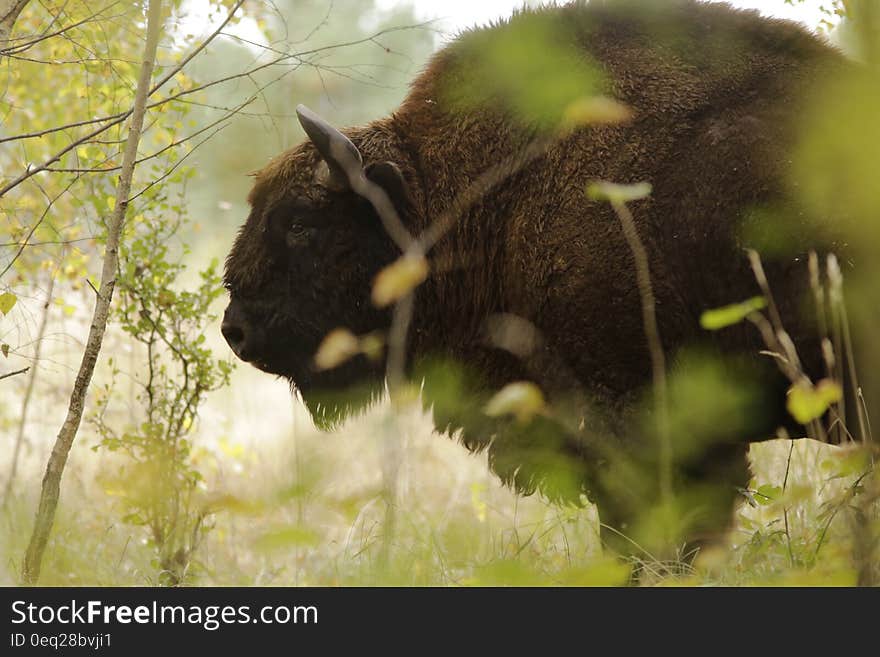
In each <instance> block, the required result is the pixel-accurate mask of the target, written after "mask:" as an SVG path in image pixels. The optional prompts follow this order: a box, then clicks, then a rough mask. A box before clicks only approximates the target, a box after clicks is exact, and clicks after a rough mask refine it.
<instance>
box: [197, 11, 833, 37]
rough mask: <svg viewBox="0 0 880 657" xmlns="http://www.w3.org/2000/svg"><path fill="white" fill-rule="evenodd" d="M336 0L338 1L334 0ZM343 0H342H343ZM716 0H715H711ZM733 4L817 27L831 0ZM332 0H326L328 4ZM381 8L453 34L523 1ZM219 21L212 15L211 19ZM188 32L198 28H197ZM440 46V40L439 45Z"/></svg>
mask: <svg viewBox="0 0 880 657" xmlns="http://www.w3.org/2000/svg"><path fill="white" fill-rule="evenodd" d="M337 1H338V0H337ZM342 1H343V2H344V1H345V0H342ZM712 1H717V0H712ZM727 1H728V2H729V3H730V4H732V5H734V6H735V7H742V8H747V9H758V10H759V11H761V12H762V13H764V14H766V15H770V16H777V17H779V18H787V19H790V20H796V21H800V22H802V23H804V24H805V25H807V26H809V27H812V28H816V27H818V26H819V23H820V21H821V20H822V18H826V19H827V18H829V17H828V16H827V15H824V14H823V13H822V11H821V9H820V7H821V6H822V5H825V6H830V5H831V4H832V0H803V1H802V2H797V3H796V5H795V6H792V5H789V4H786V2H785V0H727ZM330 2H331V0H327V3H328V5H329V4H330ZM376 4H377V5H378V7H379V8H380V9H391V8H393V7H394V6H396V5H400V4H412V5H414V6H415V11H416V17H417V19H418V20H430V19H439V21H438V23H436V27H437V28H438V29H440V30H441V31H443V32H444V33H446V34H447V35H448V36H453V35H455V34H456V33H457V32H459V31H460V30H462V29H464V28H468V27H473V26H474V25H484V24H486V23H488V22H489V21H491V20H492V19H494V18H500V17H504V16H508V15H510V13H511V11H512V10H513V9H516V8H518V7H521V6H522V4H523V2H522V0H410V1H409V2H408V1H407V0H376ZM206 9H207V3H206V2H205V0H189V1H188V2H187V5H186V10H187V13H188V17H187V19H186V22H187V23H189V24H191V25H192V26H193V27H194V26H199V27H200V28H202V29H204V30H205V31H209V30H210V29H213V28H214V25H212V20H211V18H209V17H208V14H207V11H206ZM219 20H221V17H219V16H215V17H214V21H219ZM190 30H191V31H198V28H196V29H195V30H193V29H192V28H190ZM232 31H233V32H235V33H237V34H239V35H240V36H242V37H244V38H248V39H252V40H254V41H263V38H262V35H261V34H260V32H259V30H258V29H257V28H256V25H255V24H254V23H253V21H249V20H247V19H246V20H244V21H242V22H241V23H240V24H239V25H237V26H236V27H235V28H234V29H233V30H232ZM440 45H442V40H440V42H438V46H440Z"/></svg>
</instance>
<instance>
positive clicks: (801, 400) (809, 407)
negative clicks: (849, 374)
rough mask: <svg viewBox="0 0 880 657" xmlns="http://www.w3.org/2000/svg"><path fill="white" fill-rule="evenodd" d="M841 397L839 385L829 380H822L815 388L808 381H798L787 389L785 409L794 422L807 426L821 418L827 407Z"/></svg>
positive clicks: (841, 392) (841, 391)
mask: <svg viewBox="0 0 880 657" xmlns="http://www.w3.org/2000/svg"><path fill="white" fill-rule="evenodd" d="M842 397H843V390H842V389H841V387H840V384H839V383H837V382H836V381H832V380H831V379H823V380H821V381H819V383H817V384H816V385H815V386H814V385H813V384H812V383H810V382H809V381H800V382H798V383H795V384H794V385H793V386H792V387H791V388H789V390H788V399H787V401H786V403H785V407H786V408H787V409H788V412H789V413H791V416H792V417H793V418H794V419H795V420H797V421H798V422H800V423H801V424H809V423H810V422H812V421H813V420H815V419H817V418H820V417H822V416H823V415H824V414H825V411H827V410H828V407H829V406H831V404H834V403H836V402H838V401H840V400H841V398H842Z"/></svg>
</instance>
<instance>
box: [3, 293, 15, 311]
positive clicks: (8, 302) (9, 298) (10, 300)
mask: <svg viewBox="0 0 880 657" xmlns="http://www.w3.org/2000/svg"><path fill="white" fill-rule="evenodd" d="M16 301H18V297H16V296H15V295H14V294H13V293H12V292H4V293H3V294H0V313H3V314H4V315H8V314H9V311H10V310H12V307H13V306H14V305H15V302H16Z"/></svg>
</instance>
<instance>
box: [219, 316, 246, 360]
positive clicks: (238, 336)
mask: <svg viewBox="0 0 880 657" xmlns="http://www.w3.org/2000/svg"><path fill="white" fill-rule="evenodd" d="M220 332H221V333H222V334H223V337H224V338H226V342H228V343H229V346H230V347H232V350H233V351H234V352H236V353H238V352H239V351H240V350H241V348H242V347H243V346H244V342H245V333H244V329H243V328H242V327H241V326H239V325H237V324H232V323H231V322H223V324H222V325H221V326H220Z"/></svg>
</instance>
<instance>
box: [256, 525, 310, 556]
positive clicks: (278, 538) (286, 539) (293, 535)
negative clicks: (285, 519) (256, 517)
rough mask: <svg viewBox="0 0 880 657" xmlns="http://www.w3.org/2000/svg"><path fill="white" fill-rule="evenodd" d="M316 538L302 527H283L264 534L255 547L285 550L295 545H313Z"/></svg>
mask: <svg viewBox="0 0 880 657" xmlns="http://www.w3.org/2000/svg"><path fill="white" fill-rule="evenodd" d="M317 542H318V536H317V534H315V532H313V531H312V530H310V529H305V528H303V527H294V526H291V527H283V528H280V529H276V530H273V531H269V532H266V533H265V534H263V535H262V536H261V537H260V538H258V539H257V543H256V545H257V547H258V548H259V549H261V550H277V549H287V548H290V547H293V546H296V545H303V546H309V545H315V544H316V543H317Z"/></svg>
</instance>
